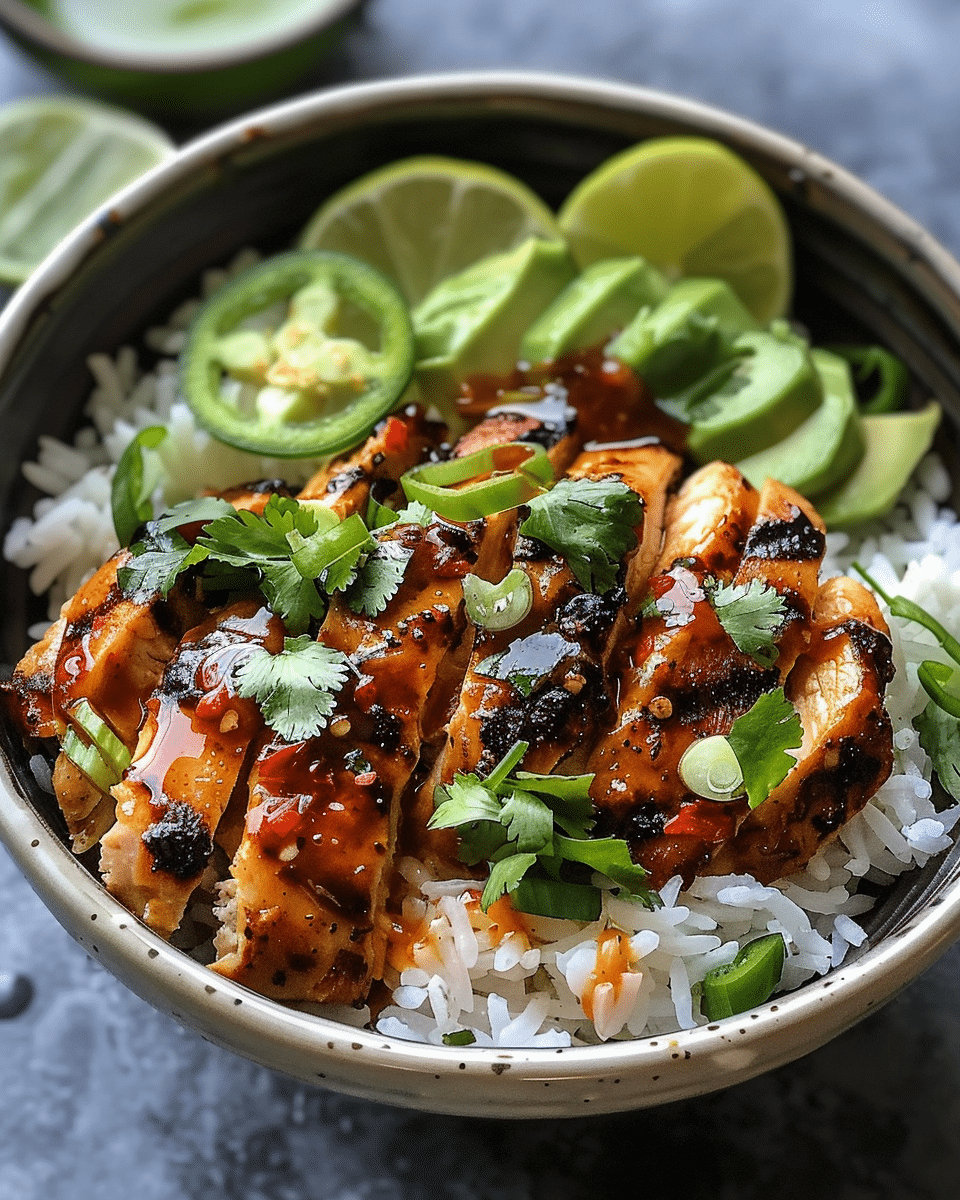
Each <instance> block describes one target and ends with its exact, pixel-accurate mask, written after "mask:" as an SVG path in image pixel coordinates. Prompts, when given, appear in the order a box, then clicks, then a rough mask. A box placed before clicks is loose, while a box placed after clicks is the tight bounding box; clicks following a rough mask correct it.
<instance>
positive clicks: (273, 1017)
mask: <svg viewBox="0 0 960 1200" xmlns="http://www.w3.org/2000/svg"><path fill="white" fill-rule="evenodd" d="M424 104H427V105H433V106H437V107H438V108H443V107H445V106H447V107H450V108H451V110H455V109H459V108H461V107H462V108H463V109H464V113H466V111H467V110H468V109H470V111H474V110H475V109H477V108H483V107H487V108H492V109H503V108H509V107H510V106H513V107H514V108H517V109H518V110H519V109H520V108H523V109H524V111H526V110H527V109H529V110H530V111H531V112H538V113H541V114H542V113H549V114H551V115H552V116H553V117H560V116H565V115H567V112H566V110H570V112H569V116H570V118H571V120H572V117H573V113H574V111H576V113H577V114H578V116H579V118H580V119H583V118H584V114H585V113H589V112H591V111H593V112H595V113H596V114H597V116H598V117H599V114H601V113H603V114H606V115H607V116H608V117H609V116H610V115H611V114H614V115H616V116H618V117H619V116H621V115H622V116H624V117H625V118H629V116H630V115H631V114H637V115H642V116H644V117H650V116H654V117H658V118H660V117H662V118H663V119H664V120H666V121H669V122H679V123H682V124H683V125H686V126H689V127H690V128H696V129H699V130H700V131H701V132H703V133H704V134H706V135H708V136H716V137H719V138H725V139H727V140H730V141H732V142H733V143H735V144H739V145H741V146H743V147H747V148H749V149H750V150H751V151H752V152H755V153H756V154H759V155H760V156H763V157H765V158H767V159H770V160H772V161H776V162H779V163H781V164H782V165H783V166H784V167H785V168H789V169H792V170H795V171H798V172H802V173H803V175H804V176H805V177H806V178H807V179H808V180H814V181H816V182H817V184H818V187H819V189H820V191H821V194H822V199H821V201H820V203H821V207H822V209H823V211H830V210H831V208H834V209H835V210H836V211H837V212H838V213H839V212H847V211H849V210H850V209H851V207H852V209H855V210H858V211H859V212H860V213H862V214H863V215H864V216H865V217H866V218H867V219H868V220H869V221H870V222H872V223H875V224H876V225H877V226H879V227H880V228H881V229H882V230H883V231H885V232H886V234H887V235H888V236H889V247H888V252H889V253H893V254H894V255H897V254H902V256H903V257H902V264H903V266H902V269H903V273H904V275H907V274H908V268H907V265H906V264H910V266H909V274H910V282H911V286H912V287H913V288H914V290H916V291H919V292H920V293H921V294H922V295H923V296H924V298H925V300H926V302H927V303H929V305H930V306H931V307H932V308H933V309H934V310H935V311H936V312H937V313H938V314H939V315H940V316H941V317H942V318H943V319H944V320H945V321H947V322H948V323H949V325H950V327H951V328H952V329H954V330H956V329H960V264H958V263H957V262H956V261H955V260H954V259H953V258H952V257H951V256H950V255H949V254H948V253H947V251H946V250H945V249H944V248H943V247H942V246H940V245H939V244H938V243H937V242H936V241H935V240H934V239H933V238H932V237H931V236H930V234H929V233H927V232H926V231H925V230H924V229H923V228H922V227H921V226H919V225H918V224H917V223H916V222H915V221H913V220H912V219H911V218H910V217H908V216H907V215H906V214H904V213H903V212H902V211H900V210H899V209H898V208H896V207H895V206H894V205H892V204H890V203H889V202H888V201H886V200H885V199H883V198H882V197H881V196H879V195H878V194H877V193H876V192H875V191H873V190H872V189H871V188H869V187H867V186H866V185H865V184H864V183H862V182H861V181H860V180H858V179H857V178H855V177H854V176H853V175H851V174H849V173H848V172H847V171H845V170H844V169H843V168H841V167H839V166H838V165H837V164H835V163H833V162H831V161H830V160H828V159H825V158H823V157H822V156H820V155H818V154H816V153H814V152H812V151H810V150H809V149H808V148H806V147H804V146H803V145H801V144H799V143H797V142H795V141H792V140H791V139H789V138H786V137H784V136H782V135H780V134H778V133H775V132H773V131H771V130H769V129H766V128H763V127H761V126H759V125H757V124H755V123H753V122H750V121H747V120H745V119H743V118H740V117H737V116H734V115H732V114H729V113H726V112H723V111H721V110H718V109H716V108H713V107H710V106H707V105H703V104H700V103H698V102H695V101H691V100H688V99H684V98H681V97H677V96H673V95H669V94H665V93H662V92H656V91H651V90H648V89H644V88H637V87H629V86H625V85H621V84H615V83H609V82H603V81H594V80H588V79H582V78H579V77H574V76H558V75H547V74H540V73H531V72H461V73H456V74H445V75H434V76H422V77H413V78H408V79H403V80H388V81H385V82H379V83H372V84H360V85H353V86H349V87H342V88H337V89H334V90H331V91H328V92H325V93H318V94H314V95H310V96H306V97H302V98H299V99H296V100H293V101H289V102H286V103H283V104H279V105H274V106H272V107H270V108H267V109H264V110H261V111H258V112H256V113H254V114H252V115H250V116H248V117H246V118H243V119H240V120H237V121H232V122H230V123H229V124H226V125H224V126H222V127H220V128H218V129H216V130H215V131H213V132H212V133H210V134H207V135H205V136H203V137H202V138H199V139H197V140H196V141H194V142H193V143H191V144H190V145H188V146H186V147H185V148H184V149H183V150H181V151H180V152H179V153H178V154H177V155H176V156H175V157H173V158H172V159H169V160H167V161H166V162H164V163H162V164H160V165H159V166H157V167H156V168H154V169H153V170H152V171H151V172H150V173H149V174H147V175H146V176H144V177H143V178H142V179H140V180H139V181H137V182H136V183H134V184H132V185H130V186H129V187H128V188H126V189H125V190H124V191H123V192H122V193H120V194H119V195H118V196H117V197H115V198H114V199H113V200H112V201H111V202H110V206H109V207H110V217H111V219H112V220H114V221H115V220H118V219H120V220H123V219H125V218H127V217H129V216H131V215H133V214H134V213H142V212H143V210H145V209H148V208H149V206H150V204H151V202H152V201H154V200H155V199H156V198H158V197H160V196H162V195H163V194H164V193H165V191H166V190H167V189H168V188H171V187H172V186H173V185H175V184H176V183H177V182H179V181H184V180H186V179H188V178H190V177H191V176H192V175H193V174H194V173H195V172H197V171H200V170H202V169H203V168H204V167H205V166H206V165H208V164H209V163H210V162H211V161H214V160H222V159H224V158H225V157H228V156H229V155H230V154H231V153H233V152H236V151H239V150H240V149H241V148H242V147H243V146H245V145H247V144H248V143H249V141H250V138H251V136H252V134H253V133H254V132H255V135H256V137H257V138H258V139H264V138H271V137H278V136H282V135H283V134H284V133H285V132H289V131H293V130H296V129H298V128H300V127H302V126H305V125H316V126H317V127H318V130H320V129H323V130H326V129H335V128H343V127H345V126H349V125H350V124H351V123H353V122H356V121H363V120H365V119H367V118H370V117H371V116H375V115H376V114H378V113H385V112H387V111H391V110H396V109H397V108H398V107H402V106H407V105H413V106H416V105H424ZM104 216H105V214H104V213H100V214H95V215H94V216H93V217H91V218H90V219H89V220H88V221H86V222H85V223H84V224H83V225H82V226H81V227H79V228H78V229H77V230H76V231H75V232H74V233H73V234H72V235H71V236H70V237H69V238H68V239H66V240H65V241H64V242H63V243H62V244H61V245H60V246H59V247H58V248H57V249H56V250H55V251H54V252H53V253H52V254H51V255H50V256H49V257H48V258H47V259H46V260H45V262H44V263H43V264H42V265H41V267H40V268H39V269H38V270H37V271H36V272H35V274H34V275H33V276H31V278H30V279H29V280H28V281H27V282H26V283H25V284H24V285H23V286H22V287H21V288H20V289H19V291H18V292H17V293H15V295H14V297H13V299H12V300H11V302H10V304H9V306H8V308H7V310H6V311H5V312H4V313H3V314H2V316H0V375H2V374H3V372H4V370H5V368H6V365H7V364H8V362H9V360H10V358H11V356H12V355H13V353H14V350H15V348H16V346H17V345H18V343H19V341H20V339H21V338H22V337H23V335H24V332H25V330H26V329H27V328H28V326H29V325H30V324H31V322H32V320H33V319H34V317H36V316H38V315H39V314H40V313H42V311H43V308H44V306H45V305H46V304H47V303H48V302H49V300H50V298H51V297H52V296H53V295H54V294H55V293H56V291H57V289H58V288H59V287H60V286H61V285H62V284H63V283H64V282H65V281H66V280H67V279H68V278H69V276H70V275H71V274H72V273H73V272H74V271H75V270H76V269H77V268H78V266H79V265H80V264H81V263H82V262H83V261H84V260H85V259H86V258H87V257H88V256H93V255H96V253H97V247H98V245H99V244H100V243H101V241H102V231H101V223H102V221H103V219H104ZM891 248H892V249H891ZM0 784H2V786H3V790H4V792H5V795H6V803H5V804H3V805H0V837H2V839H3V841H4V842H5V843H6V845H7V846H8V847H9V849H10V851H11V853H12V854H13V856H14V858H15V859H16V861H17V862H18V864H19V865H20V867H21V869H22V870H23V872H24V874H25V875H26V876H27V878H28V879H29V880H30V882H31V884H32V885H33V887H34V888H35V890H36V891H37V893H38V894H39V895H40V897H41V898H42V899H43V900H44V902H45V903H46V904H47V905H48V907H49V908H50V909H51V910H52V912H53V913H54V915H55V916H56V917H57V918H58V919H59V920H60V921H61V923H62V924H63V925H64V926H65V927H66V928H67V929H68V930H69V931H70V932H71V933H72V934H73V936H74V937H75V938H76V939H77V941H79V943H80V944H81V945H82V946H84V947H85V948H86V949H87V950H88V951H89V952H90V953H91V954H92V955H94V956H96V957H97V958H99V959H100V960H101V961H102V962H103V963H104V964H105V965H106V966H107V967H108V968H109V969H111V970H112V971H113V972H114V973H115V974H117V975H118V976H119V977H120V978H121V979H122V980H123V981H124V982H125V983H126V984H127V985H128V986H130V987H131V988H132V989H133V990H134V991H136V992H137V993H138V994H140V995H141V996H142V997H143V998H145V999H146V1000H148V1001H149V1002H151V1003H152V1004H154V1005H155V1006H156V1007H158V1008H159V1009H161V1010H163V1011H165V1012H168V1013H170V1014H171V1015H173V1016H174V1017H176V1018H177V1019H178V1020H180V1021H182V1022H183V1023H185V1024H186V1025H188V1026H190V1027H192V1028H194V1029H197V1030H199V1031H200V1032H201V1034H202V1035H203V1036H204V1037H206V1038H208V1039H209V1040H212V1041H214V1042H217V1043H219V1044H221V1045H223V1046H226V1047H228V1048H229V1049H231V1050H233V1051H235V1052H237V1053H240V1054H243V1055H245V1056H247V1057H249V1058H252V1059H254V1060H256V1061H258V1062H260V1063H262V1064H264V1065H266V1066H268V1067H271V1068H273V1069H276V1070H279V1071H283V1072H286V1073H288V1074H290V1075H292V1076H294V1077H296V1078H299V1079H302V1080H304V1081H308V1082H313V1083H317V1084H321V1085H325V1086H329V1087H331V1088H334V1089H336V1090H339V1091H342V1092H345V1093H347V1094H351V1095H355V1096H361V1097H365V1098H369V1099H373V1100H382V1101H386V1102H389V1103H393V1104H398V1105H403V1106H409V1107H415V1108H420V1109H425V1110H432V1111H437V1112H449V1113H461V1114H466V1115H478V1116H484V1115H489V1116H498V1117H504V1116H513V1117H524V1116H527V1117H542V1116H572V1115H579V1114H583V1113H585V1112H609V1111H621V1110H626V1109H632V1108H641V1107H644V1106H647V1105H652V1104H660V1103H665V1102H668V1101H673V1100H677V1099H681V1098H685V1097H690V1096H693V1095H697V1094H702V1093H705V1092H709V1091H713V1090H716V1089H719V1088H724V1087H728V1086H730V1085H732V1084H734V1083H737V1082H740V1081H742V1080H745V1079H748V1078H750V1077H752V1076H754V1075H757V1074H759V1073H761V1072H763V1071H766V1070H770V1069H772V1068H775V1067H777V1066H780V1065H783V1064H785V1063H787V1062H789V1061H791V1060H793V1059H795V1058H798V1057H800V1056H801V1055H803V1054H805V1053H807V1052H809V1051H811V1050H813V1049H816V1048H817V1047H818V1046H820V1045H822V1044H823V1043H825V1042H826V1041H828V1040H829V1039H830V1038H832V1037H834V1036H835V1035H836V1034H838V1033H840V1032H842V1031H843V1030H844V1029H846V1028H848V1027H849V1026H850V1025H852V1024H854V1023H855V1022H856V1021H858V1020H859V1019H860V1018H861V1017H863V1016H864V1015H866V1014H867V1013H868V1012H870V1011H871V1010H872V1009H874V1008H876V1007H877V1006H879V1005H880V1004H881V1003H883V1002H885V1001H886V1000H888V999H889V998H890V997H891V996H893V995H894V994H895V993H896V992H897V991H899V990H900V989H901V988H902V987H904V986H905V985H906V984H908V983H910V982H911V981H912V980H913V979H915V978H916V977H917V976H918V975H919V974H920V973H921V972H922V971H923V970H925V969H926V968H927V967H928V966H929V965H930V964H932V963H933V962H934V961H935V960H936V959H937V958H938V957H939V956H940V955H941V954H942V953H943V952H944V951H945V950H946V949H947V948H948V947H949V946H950V945H951V944H952V943H953V942H954V941H955V940H956V939H957V938H958V937H960V886H958V885H957V876H958V867H957V865H956V862H952V864H948V866H947V867H946V868H944V871H943V877H942V879H941V880H940V881H939V884H938V886H939V894H938V895H937V896H936V897H935V898H934V899H933V900H932V901H931V902H930V903H928V904H927V906H926V907H925V908H923V909H922V910H921V911H920V912H918V913H916V914H915V915H914V916H913V917H912V918H910V919H909V920H907V921H906V922H905V923H903V924H902V925H901V926H900V927H898V928H896V929H895V930H894V932H892V933H888V934H886V935H885V936H883V937H882V938H881V939H880V940H879V942H878V944H876V945H875V946H872V947H871V948H869V949H868V950H866V952H864V953H862V954H861V955H859V956H858V957H856V959H855V960H854V961H851V962H849V963H848V964H845V965H843V966H841V967H840V968H839V969H837V970H835V971H833V972H832V973H831V974H830V975H828V976H827V977H825V978H823V979H819V980H814V981H812V982H810V983H808V984H805V985H804V986H803V987H801V988H800V989H799V990H798V991H796V992H794V993H792V994H790V995H787V996H784V997H782V998H780V999H778V1000H776V1001H775V1002H773V1003H769V1004H767V1005H764V1006H763V1007H761V1008H759V1009H757V1010H756V1011H754V1012H751V1013H748V1014H744V1015H742V1016H738V1017H733V1018H730V1019H728V1020H726V1021H722V1022H718V1023H717V1024H715V1025H709V1026H702V1027H699V1028H697V1029H692V1030H686V1031H681V1032H679V1033H676V1034H673V1035H669V1036H660V1037H654V1038H641V1039H639V1040H636V1041H630V1042H615V1043H608V1044H605V1045H602V1046H596V1047H572V1048H567V1049H559V1050H546V1049H509V1050H501V1049H489V1048H475V1047H467V1048H450V1047H435V1046H428V1045H422V1044H418V1043H413V1042H405V1041H400V1040H398V1039H394V1038H389V1037H385V1036H384V1035H382V1034H378V1033H376V1032H372V1031H370V1030H367V1029H361V1028H352V1027H349V1026H347V1025H344V1024H340V1023H338V1022H334V1021H331V1020H328V1019H326V1018H322V1017H315V1016H312V1015H308V1014H305V1013H301V1012H298V1011H295V1010H292V1009H287V1008H284V1007H282V1006H280V1005H278V1004H276V1003H274V1002H272V1001H270V1000H266V999H264V998H263V997H261V996H259V995H257V994H255V993H253V992H251V991H249V990H247V989H246V988H244V987H242V986H240V985H237V984H234V983H232V982H230V981H228V980H224V979H221V978H220V977H218V976H216V975H214V974H213V973H211V972H210V971H208V970H207V969H206V968H205V967H203V966H201V965H200V964H198V963H196V962H195V961H193V960H192V959H190V958H189V957H188V956H186V955H184V954H182V953H180V952H179V951H177V950H174V949H173V948H172V947H171V946H169V945H168V944H167V943H166V942H164V941H163V940H162V939H161V938H159V937H158V936H156V935H155V934H154V933H152V932H151V931H150V930H149V929H148V928H147V927H146V926H144V925H143V924H142V923H141V922H139V921H138V920H137V919H136V918H134V917H133V916H131V915H130V914H129V913H128V912H127V911H126V910H125V909H124V908H123V907H122V906H121V905H120V904H119V903H118V902H117V901H116V900H114V899H113V898H112V897H111V896H109V895H108V894H107V893H106V891H105V890H104V889H103V888H102V886H101V885H100V884H99V882H98V881H97V880H95V879H94V878H93V877H92V876H91V875H90V874H89V873H88V872H87V871H86V869H85V868H84V867H83V866H81V865H80V864H79V863H78V862H77V861H76V860H75V859H74V858H73V856H72V855H71V853H70V852H69V850H68V849H67V848H66V847H65V846H64V845H63V844H62V842H61V841H60V840H59V838H58V837H57V836H56V835H55V834H54V833H53V832H52V831H51V830H50V829H49V828H48V826H47V825H46V824H45V822H44V821H43V820H42V819H41V818H40V816H39V815H38V814H37V812H36V811H35V810H34V808H33V807H32V805H31V804H30V803H29V801H28V800H27V799H26V798H25V797H24V796H23V795H21V793H20V791H19V790H18V786H17V784H16V782H15V780H14V778H13V776H12V774H11V772H10V770H9V769H8V768H7V767H6V765H5V764H2V765H0Z"/></svg>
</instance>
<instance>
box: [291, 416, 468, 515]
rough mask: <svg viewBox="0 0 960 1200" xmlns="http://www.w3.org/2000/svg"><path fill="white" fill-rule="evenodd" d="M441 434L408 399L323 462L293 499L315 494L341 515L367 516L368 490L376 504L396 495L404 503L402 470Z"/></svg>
mask: <svg viewBox="0 0 960 1200" xmlns="http://www.w3.org/2000/svg"><path fill="white" fill-rule="evenodd" d="M445 436H446V428H445V426H443V425H441V424H440V423H439V422H437V421H428V420H427V419H426V417H425V415H424V412H423V409H422V408H421V407H420V406H419V405H416V404H409V405H407V407H406V408H404V409H403V410H402V411H400V412H397V413H394V414H392V415H391V416H389V417H386V418H384V420H382V421H381V422H380V423H379V424H378V425H377V426H376V428H375V429H374V431H373V433H371V434H370V436H369V437H368V438H367V440H366V441H365V442H364V443H363V444H362V445H361V446H360V447H359V448H358V449H356V450H354V451H353V452H352V453H351V454H349V455H346V456H343V457H340V458H335V459H334V460H333V461H332V462H330V463H328V464H327V465H326V466H324V467H321V468H320V470H319V471H317V473H316V474H315V475H314V476H313V477H312V478H311V479H309V480H308V481H307V482H306V483H305V484H304V486H303V488H302V490H301V491H300V493H299V494H298V496H297V499H298V500H319V501H320V502H321V503H323V504H325V505H326V506H327V507H329V508H332V509H333V511H334V512H335V513H336V514H337V516H338V517H341V518H343V517H349V516H351V515H352V514H353V513H359V514H360V515H361V516H365V515H366V511H367V504H368V502H369V500H370V497H371V495H372V496H373V498H374V499H375V500H376V501H378V502H379V503H380V504H385V503H387V501H389V500H390V499H391V498H392V497H393V496H394V495H398V496H399V499H400V501H401V504H402V494H400V492H399V488H400V484H399V480H400V476H401V475H402V474H403V473H404V471H407V470H409V469H410V467H415V466H416V465H417V463H419V462H422V461H423V460H424V458H425V457H426V456H427V454H428V453H429V452H430V451H431V450H435V449H437V448H438V447H439V446H440V445H441V444H442V443H443V439H444V437H445Z"/></svg>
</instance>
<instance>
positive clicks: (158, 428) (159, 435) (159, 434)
mask: <svg viewBox="0 0 960 1200" xmlns="http://www.w3.org/2000/svg"><path fill="white" fill-rule="evenodd" d="M166 436H167V429H166V426H164V425H151V426H150V427H149V428H148V429H141V430H140V432H139V433H138V434H137V435H136V436H135V437H134V438H133V439H132V440H131V441H130V442H129V444H128V445H127V448H126V449H125V450H124V452H123V453H122V454H121V455H120V459H119V461H118V462H117V465H116V469H115V470H114V472H113V479H112V481H111V484H110V509H111V512H112V514H113V527H114V529H115V530H116V534H117V541H118V542H119V543H120V545H121V546H127V545H129V544H130V542H131V541H132V540H133V535H134V534H135V533H136V532H137V530H138V529H139V528H140V526H141V525H143V524H144V523H145V522H147V521H149V520H150V518H151V517H152V516H153V503H152V501H151V499H150V497H151V496H152V495H153V491H154V489H155V488H156V486H157V484H158V483H159V481H160V470H159V466H158V461H157V460H156V456H153V455H151V456H150V458H149V459H148V456H147V455H146V453H145V451H147V450H155V449H156V448H157V446H159V445H160V443H161V442H162V441H163V440H164V438H165V437H166Z"/></svg>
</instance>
